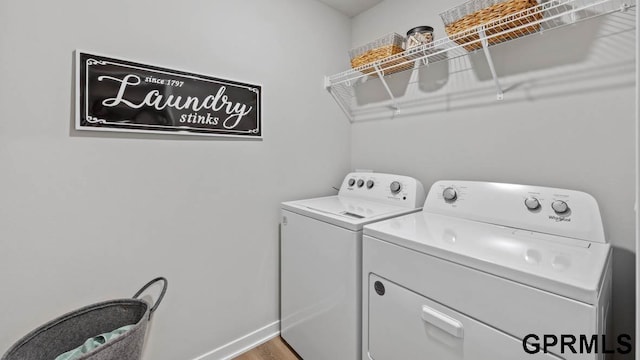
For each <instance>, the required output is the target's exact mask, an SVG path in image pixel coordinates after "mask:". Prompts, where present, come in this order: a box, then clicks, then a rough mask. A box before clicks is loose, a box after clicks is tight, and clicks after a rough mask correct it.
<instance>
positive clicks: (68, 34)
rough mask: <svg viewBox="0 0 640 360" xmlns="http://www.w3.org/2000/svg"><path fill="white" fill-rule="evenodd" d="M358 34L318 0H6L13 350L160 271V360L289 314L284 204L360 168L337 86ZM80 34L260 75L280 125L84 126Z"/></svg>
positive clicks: (5, 272) (8, 339)
mask: <svg viewBox="0 0 640 360" xmlns="http://www.w3.org/2000/svg"><path fill="white" fill-rule="evenodd" d="M349 34H350V21H349V19H348V18H347V17H345V16H343V15H340V14H338V13H337V12H335V11H334V10H331V9H330V8H328V7H326V6H324V5H322V4H320V3H318V2H316V1H307V0H305V1H300V0H270V1H262V0H218V1H200V0H186V1H167V0H161V1H158V0H141V1H125V0H114V1H108V2H94V1H82V0H64V1H55V2H49V1H23V0H3V1H1V2H0V79H1V80H0V168H1V169H2V176H0V288H1V290H0V293H1V294H2V296H0V324H2V325H1V326H0V353H2V352H4V350H5V349H7V348H8V347H9V346H10V345H11V343H13V342H14V341H15V340H17V339H18V338H19V337H20V336H22V335H24V334H26V333H27V332H28V331H30V330H31V329H33V328H35V327H36V326H38V325H40V324H42V323H43V322H45V321H47V320H50V319H52V318H53V317H55V316H57V315H59V314H61V313H63V312H66V311H69V310H72V309H74V308H77V307H80V306H84V305H87V304H90V303H93V302H96V301H102V300H107V299H112V298H119V297H128V296H131V295H133V293H134V292H135V291H136V290H137V289H138V288H139V287H140V286H141V285H142V284H144V283H145V282H146V281H147V280H149V279H151V278H152V277H155V276H157V275H164V276H166V277H167V278H168V279H169V281H170V286H169V291H168V294H167V296H166V298H165V301H164V303H163V304H162V305H161V307H160V308H159V310H158V313H157V316H156V318H155V322H154V324H153V327H152V331H151V339H150V345H151V346H149V348H148V349H147V353H146V355H147V356H146V358H147V359H154V360H176V359H194V358H196V357H198V356H200V355H202V354H205V353H207V352H209V351H211V350H213V349H215V348H217V347H219V346H222V345H224V344H227V343H228V342H230V341H233V340H235V339H238V338H240V337H242V336H244V335H246V334H248V333H250V332H252V331H254V330H256V329H259V328H261V327H263V326H265V325H268V324H272V323H273V322H275V321H277V320H278V319H279V262H278V259H279V256H278V252H279V245H278V236H279V235H278V231H279V230H278V223H279V216H278V213H279V203H280V202H281V201H284V200H292V199H296V198H303V197H310V196H320V195H329V194H332V193H334V191H333V190H332V189H331V187H332V186H337V185H338V184H339V183H340V181H341V180H342V176H344V174H345V173H346V172H347V171H348V170H349V169H350V163H349V162H350V159H349V155H348V154H349V153H350V147H349V141H350V127H349V124H348V122H347V121H346V120H345V119H344V118H343V117H342V114H341V112H340V110H339V109H338V108H337V107H336V106H335V105H334V104H333V102H332V100H331V99H330V97H329V96H327V94H326V92H325V90H324V89H323V87H322V81H323V76H324V75H325V74H330V73H334V72H338V71H340V70H341V69H342V68H343V67H344V64H345V54H346V51H347V50H348V48H349V46H350V40H349ZM76 48H79V49H83V50H88V51H91V50H92V51H95V52H99V53H103V54H105V55H111V56H113V57H121V58H125V59H132V60H138V61H141V62H145V63H149V64H155V65H159V66H165V67H170V68H175V69H180V70H186V71H191V72H195V73H201V74H206V75H211V76H215V77H221V78H226V79H232V80H238V81H245V82H250V83H257V84H261V85H262V86H263V99H262V104H263V112H262V117H263V125H264V140H263V141H232V140H216V139H213V138H196V137H178V136H159V135H158V136H152V135H144V134H138V135H132V134H114V133H88V132H77V131H74V130H73V125H72V115H73V112H72V104H73V93H72V88H73V82H72V73H73V68H72V59H73V50H74V49H76ZM276 329H277V328H276ZM210 358H213V357H210Z"/></svg>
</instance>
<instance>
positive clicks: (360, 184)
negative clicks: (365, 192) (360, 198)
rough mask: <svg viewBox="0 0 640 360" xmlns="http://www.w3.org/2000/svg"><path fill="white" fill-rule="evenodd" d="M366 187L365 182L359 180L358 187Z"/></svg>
mask: <svg viewBox="0 0 640 360" xmlns="http://www.w3.org/2000/svg"><path fill="white" fill-rule="evenodd" d="M363 186H364V180H362V179H360V180H358V187H359V188H361V187H363Z"/></svg>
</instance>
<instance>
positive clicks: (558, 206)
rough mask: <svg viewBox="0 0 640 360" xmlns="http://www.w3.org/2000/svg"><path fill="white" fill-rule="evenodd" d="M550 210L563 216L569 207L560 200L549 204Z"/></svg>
mask: <svg viewBox="0 0 640 360" xmlns="http://www.w3.org/2000/svg"><path fill="white" fill-rule="evenodd" d="M551 208H552V209H553V211H555V212H556V214H564V213H566V212H567V211H569V205H567V203H566V202H564V201H562V200H556V201H554V202H553V203H551Z"/></svg>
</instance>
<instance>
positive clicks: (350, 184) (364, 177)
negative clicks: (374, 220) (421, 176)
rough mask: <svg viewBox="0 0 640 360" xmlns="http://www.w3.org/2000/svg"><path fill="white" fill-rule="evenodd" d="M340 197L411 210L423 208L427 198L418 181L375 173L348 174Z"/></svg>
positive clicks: (407, 177) (341, 187) (406, 177)
mask: <svg viewBox="0 0 640 360" xmlns="http://www.w3.org/2000/svg"><path fill="white" fill-rule="evenodd" d="M338 195H340V196H350V197H358V198H362V199H369V200H373V201H377V202H383V203H387V204H392V205H396V206H402V207H407V208H411V209H415V208H419V207H421V206H422V204H423V203H424V200H425V198H426V193H425V190H424V187H423V186H422V183H421V182H420V181H418V180H417V179H414V178H412V177H409V176H403V175H393V174H383V173H373V172H371V173H370V172H353V173H349V174H347V176H346V177H345V178H344V180H343V181H342V186H340V191H339V193H338Z"/></svg>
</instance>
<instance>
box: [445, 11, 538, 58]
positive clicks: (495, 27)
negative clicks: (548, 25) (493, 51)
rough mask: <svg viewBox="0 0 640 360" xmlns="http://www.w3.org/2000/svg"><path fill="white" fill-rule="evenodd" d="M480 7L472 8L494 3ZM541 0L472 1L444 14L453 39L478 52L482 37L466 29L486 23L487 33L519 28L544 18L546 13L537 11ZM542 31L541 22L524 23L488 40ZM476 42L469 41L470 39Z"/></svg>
mask: <svg viewBox="0 0 640 360" xmlns="http://www.w3.org/2000/svg"><path fill="white" fill-rule="evenodd" d="M491 3H493V4H492V5H489V6H487V7H484V8H481V9H479V10H475V11H473V12H472V11H471V10H474V9H477V8H478V7H481V6H482V5H487V4H491ZM537 6H538V1H537V0H507V1H501V0H498V2H497V3H496V1H491V0H472V1H469V2H467V3H465V4H463V5H461V6H459V7H456V8H453V9H450V10H447V11H446V12H444V13H442V14H440V16H441V18H442V21H443V22H444V25H445V31H446V32H447V35H449V38H450V39H451V40H453V41H455V42H456V43H457V44H459V45H463V47H464V48H465V49H466V50H467V51H474V50H477V49H479V48H481V47H482V44H481V43H480V42H479V41H477V40H478V39H479V38H480V36H479V35H478V33H477V32H475V31H473V32H466V33H463V34H461V33H462V32H465V31H467V30H470V29H473V28H475V27H477V26H479V25H485V33H486V35H487V36H491V35H493V34H496V33H500V32H503V31H507V30H509V29H513V28H516V27H520V26H523V25H527V24H529V23H532V22H536V21H538V20H540V19H542V13H541V12H539V11H536V7H537ZM539 30H540V24H539V23H535V24H532V25H529V26H523V27H521V28H519V29H516V30H514V31H509V32H505V33H504V34H500V35H497V36H494V37H491V38H489V39H488V42H489V44H497V43H500V42H503V41H506V40H511V39H514V38H517V37H520V36H524V35H527V34H531V33H534V32H537V31H539ZM473 41H477V42H474V43H472V44H469V43H470V42H473ZM465 44H467V45H465Z"/></svg>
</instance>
